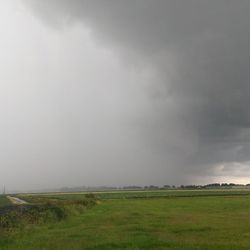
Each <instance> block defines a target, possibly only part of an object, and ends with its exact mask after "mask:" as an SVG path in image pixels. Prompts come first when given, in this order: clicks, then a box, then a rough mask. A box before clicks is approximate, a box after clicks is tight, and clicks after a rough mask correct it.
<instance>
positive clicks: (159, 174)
mask: <svg viewBox="0 0 250 250" xmlns="http://www.w3.org/2000/svg"><path fill="white" fill-rule="evenodd" d="M249 13H250V1H249V0H240V1H235V0H126V1H123V0H42V1H41V0H1V1H0V55H1V56H0V115H1V120H0V121H1V122H0V138H1V140H0V148H1V150H0V170H1V171H0V184H1V183H2V184H5V185H6V186H7V188H9V189H20V190H28V189H40V188H54V187H62V186H79V185H85V186H98V185H106V186H113V185H116V186H123V185H151V184H154V185H164V184H171V185H173V184H175V185H179V184H192V183H196V184H198V183H200V184H204V183H207V182H215V181H218V182H231V181H233V182H238V183H248V182H250V48H249V45H250V15H249Z"/></svg>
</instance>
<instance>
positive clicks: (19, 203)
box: [7, 196, 27, 205]
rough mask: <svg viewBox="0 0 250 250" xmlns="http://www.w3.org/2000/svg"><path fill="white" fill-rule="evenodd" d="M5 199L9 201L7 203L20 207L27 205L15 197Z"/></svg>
mask: <svg viewBox="0 0 250 250" xmlns="http://www.w3.org/2000/svg"><path fill="white" fill-rule="evenodd" d="M7 198H8V199H9V201H10V202H11V203H13V204H15V205H22V204H27V202H26V201H24V200H21V199H19V198H17V197H14V196H7Z"/></svg>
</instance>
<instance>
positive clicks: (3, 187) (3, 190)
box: [3, 184, 5, 195]
mask: <svg viewBox="0 0 250 250" xmlns="http://www.w3.org/2000/svg"><path fill="white" fill-rule="evenodd" d="M4 194H5V185H4V184H3V195H4Z"/></svg>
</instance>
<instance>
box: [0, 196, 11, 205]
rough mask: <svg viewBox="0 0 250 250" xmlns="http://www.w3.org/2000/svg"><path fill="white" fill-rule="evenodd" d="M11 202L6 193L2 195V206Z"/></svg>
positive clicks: (0, 203) (0, 201)
mask: <svg viewBox="0 0 250 250" xmlns="http://www.w3.org/2000/svg"><path fill="white" fill-rule="evenodd" d="M8 204H10V202H9V200H8V199H7V198H6V196H5V195H0V206H4V205H8Z"/></svg>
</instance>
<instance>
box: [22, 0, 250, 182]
mask: <svg viewBox="0 0 250 250" xmlns="http://www.w3.org/2000/svg"><path fill="white" fill-rule="evenodd" d="M25 2H28V3H29V4H30V5H31V6H32V8H33V10H34V11H35V13H38V14H39V16H40V17H42V18H43V20H45V22H47V24H49V25H51V26H52V27H53V28H55V29H57V28H59V29H61V28H63V27H67V26H70V25H72V23H84V24H85V25H87V26H88V27H89V28H90V29H91V32H92V35H93V36H94V37H95V40H96V41H97V42H98V43H99V44H100V45H101V46H104V47H107V48H110V49H112V50H114V51H115V53H117V54H119V55H120V56H121V58H123V59H124V62H125V65H126V66H129V67H131V68H133V67H138V68H137V69H138V70H143V69H144V70H145V71H147V70H148V71H150V72H153V77H152V79H151V82H152V83H151V85H150V86H148V88H147V95H148V103H149V106H151V108H150V109H148V110H147V111H146V115H145V116H144V117H141V118H140V117H139V118H138V119H137V120H136V123H135V127H136V128H137V131H138V134H139V135H140V136H141V140H142V141H143V142H144V143H145V144H148V145H150V147H151V149H152V151H154V150H155V152H157V153H158V160H159V161H160V162H162V163H161V165H163V166H164V165H165V166H168V167H166V169H167V170H166V173H168V171H169V173H171V174H172V175H173V176H178V175H185V174H190V175H197V174H198V175H216V171H214V169H213V165H216V164H219V163H221V162H246V161H249V160H250V109H249V107H250V49H249V44H250V15H249V13H250V1H248V0H241V1H231V0H216V1H215V0H167V1H165V0H150V1H149V0H133V1H132V0H127V1H122V0H102V1H97V0H95V1H92V0H91V1H82V0H60V1H59V0H58V1H57V0H47V1H46V0H43V1H35V0H31V1H25ZM79 56H80V55H79ZM142 91H143V90H142ZM128 102H129V100H128ZM235 167H236V168H237V164H236V165H235ZM210 170H211V171H210ZM162 171H163V172H164V167H163V170H162ZM156 172H157V171H156ZM229 172H230V171H229ZM174 178H175V179H176V180H178V177H174Z"/></svg>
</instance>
